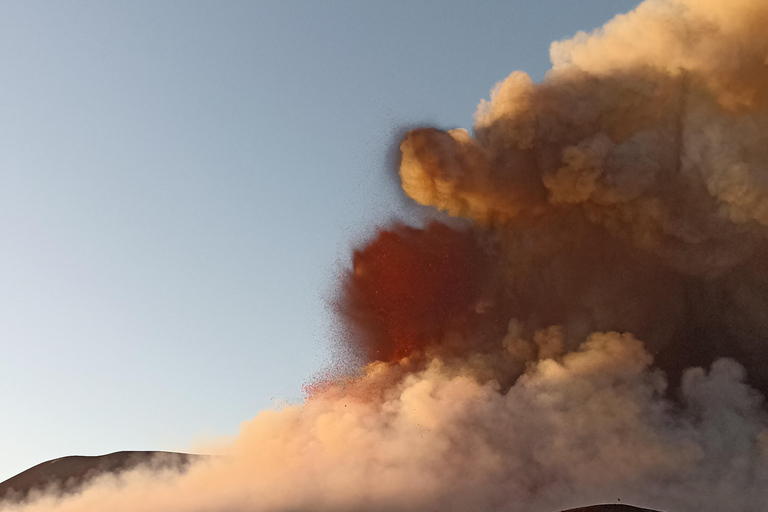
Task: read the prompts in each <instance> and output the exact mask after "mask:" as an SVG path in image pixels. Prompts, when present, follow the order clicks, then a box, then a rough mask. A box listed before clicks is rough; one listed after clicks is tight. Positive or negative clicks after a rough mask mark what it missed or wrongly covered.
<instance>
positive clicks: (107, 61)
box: [0, 0, 637, 480]
mask: <svg viewBox="0 0 768 512" xmlns="http://www.w3.org/2000/svg"><path fill="white" fill-rule="evenodd" d="M636 4H637V2H635V1H624V0H580V1H579V2H571V1H567V0H558V1H556V0H545V1H536V2H533V1H528V2H522V1H510V2H505V3H501V2H485V1H477V2H457V1H451V2H445V1H442V2H437V1H420V2H406V1H387V2H373V1H370V2H369V1H364V2H360V1H357V2H354V1H347V2H341V1H328V2H316V1H308V2H298V1H291V2H286V1H270V2H267V1H252V2H244V1H229V2H194V1H186V2H179V1H177V2H170V1H169V2H154V1H132V2H97V1H93V2H85V1H79V2H68V3H53V2H36V1H24V2H21V1H17V2H9V1H6V2H2V3H0V114H1V116H2V117H1V118H2V122H0V177H1V178H0V240H2V248H3V250H2V251H0V346H1V347H2V357H0V394H1V395H0V400H2V403H3V409H2V415H0V480H4V479H6V478H9V477H11V476H13V475H14V474H16V473H18V472H20V471H22V470H24V469H26V468H28V467H30V466H32V465H34V464H37V463H39V462H42V461H44V460H48V459H52V458H56V457H61V456H65V455H97V454H103V453H108V452H113V451H118V450H189V449H191V448H192V447H194V446H195V445H196V444H198V443H200V442H202V441H205V440H210V439H212V438H216V437H219V436H231V435H234V434H236V433H237V431H238V427H239V425H240V423H241V422H243V421H246V420H248V419H250V418H252V417H253V416H254V415H255V414H256V413H257V412H258V411H259V410H262V409H264V408H269V407H279V406H280V405H281V404H284V403H293V402H298V401H300V400H301V399H302V394H301V387H302V385H303V384H305V383H307V382H309V381H311V379H312V377H313V375H315V374H316V373H317V372H318V371H321V370H322V369H323V367H325V366H327V365H328V364H330V363H332V361H331V360H330V359H331V357H332V350H331V347H332V344H333V329H332V320H333V317H332V314H331V313H330V308H329V302H330V301H331V300H332V299H333V296H334V292H335V287H336V285H337V282H338V276H339V274H340V273H341V272H343V271H344V270H345V269H347V268H348V266H349V258H350V255H351V251H352V250H353V248H354V247H355V246H356V245H357V244H359V243H361V242H362V241H363V240H365V239H366V237H369V236H370V235H371V233H372V232H373V230H374V229H375V227H376V226H378V225H385V224H386V223H387V222H389V221H390V220H391V219H393V218H401V219H406V220H410V221H412V222H415V221H416V220H417V218H418V215H419V210H417V209H415V208H414V207H412V206H411V205H410V204H409V203H408V202H407V201H406V200H405V199H404V198H403V196H402V194H401V192H399V189H398V187H397V186H396V183H395V180H394V179H393V177H392V170H391V168H390V167H389V165H388V162H390V161H391V158H390V157H391V154H392V148H393V147H395V146H396V145H397V143H398V140H397V137H399V135H400V134H401V133H402V129H403V127H413V126H416V125H423V124H430V125H435V126H439V127H441V128H452V127H464V128H471V126H472V124H473V119H472V114H473V112H474V111H475V109H476V107H477V104H478V102H479V101H480V99H482V98H488V96H489V91H490V89H491V88H492V87H493V85H494V84H495V83H496V82H498V81H500V80H503V79H504V78H505V77H506V76H507V75H508V74H509V73H510V72H512V71H513V70H523V71H526V72H528V73H529V74H530V75H531V76H532V77H533V78H534V80H541V79H542V78H543V76H544V73H545V71H546V70H547V69H548V68H549V66H550V63H549V45H550V43H551V42H552V41H555V40H560V39H564V38H569V37H572V36H573V35H574V34H575V33H576V32H577V31H579V30H591V29H594V28H595V27H598V26H600V25H602V24H603V23H604V22H605V21H607V20H609V19H610V18H612V17H613V16H615V15H616V14H618V13H622V12H626V11H628V10H629V9H631V8H632V7H634V6H635V5H636Z"/></svg>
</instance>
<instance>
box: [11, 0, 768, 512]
mask: <svg viewBox="0 0 768 512" xmlns="http://www.w3.org/2000/svg"><path fill="white" fill-rule="evenodd" d="M767 26H768V3H766V2H765V1H764V0H732V1H731V2H722V1H720V0H647V1H646V2H644V3H642V4H641V5H640V6H639V7H638V8H637V9H635V10H634V11H632V12H631V13H629V14H627V15H624V16H619V17H617V18H615V19H614V20H612V21H611V22H609V23H608V24H606V25H605V26H604V27H603V28H602V29H600V30H597V31H595V32H593V33H591V34H585V33H580V34H578V35H577V36H576V37H574V38H573V39H571V40H568V41H562V42H558V43H555V44H553V45H552V50H551V57H552V62H553V67H552V69H551V70H550V72H549V73H548V74H547V76H546V78H545V79H544V80H543V81H542V82H540V83H534V82H533V81H532V80H531V79H530V78H529V77H528V76H527V75H526V74H524V73H521V72H515V73H513V74H511V75H510V76H509V77H508V78H507V79H506V80H504V81H503V82H501V83H499V84H498V85H497V86H496V87H495V88H494V89H493V91H492V93H491V98H490V101H483V102H481V104H480V106H479V108H478V111H477V114H476V124H475V128H474V131H473V133H472V134H470V133H468V132H467V131H464V130H451V131H440V130H436V129H432V128H422V129H417V130H413V131H411V132H410V133H408V134H407V136H406V137H405V139H404V140H403V141H402V144H401V146H400V148H401V153H402V160H401V165H400V169H399V172H400V177H401V180H402V185H403V188H404V190H405V192H406V193H407V194H408V195H409V196H410V197H411V198H413V199H414V200H415V201H417V202H418V203H421V204H424V205H430V206H433V207H435V208H437V209H439V210H441V211H445V212H447V213H448V214H450V215H452V216H456V217H462V218H464V219H466V221H465V222H466V224H465V225H464V226H463V227H459V228H457V227H449V226H447V225H443V224H440V223H433V224H430V225H427V226H425V227H423V228H415V227H408V226H394V227H391V228H389V229H383V230H380V231H378V232H377V234H376V235H375V236H373V237H372V238H371V241H370V242H369V244H368V245H366V246H364V247H361V248H360V249H359V250H357V251H356V252H355V254H354V257H353V268H352V270H351V271H350V272H349V273H348V274H347V275H345V276H344V281H343V283H342V286H341V287H340V288H341V291H340V298H339V301H338V308H337V309H338V312H339V314H340V315H341V320H342V322H344V325H345V327H346V329H345V332H346V336H345V337H344V338H343V342H344V343H345V344H346V348H347V354H348V355H349V357H351V358H353V359H354V360H355V361H358V362H360V363H361V365H360V368H359V369H358V371H357V372H356V373H354V374H352V375H341V376H338V379H337V380H332V381H331V382H329V383H327V384H326V385H323V386H319V387H318V388H317V389H316V390H315V391H314V392H313V393H312V394H311V396H310V397H309V398H308V399H307V400H306V402H305V403H304V404H302V405H300V406H292V407H286V408H284V409H282V410H279V411H264V412H262V413H260V414H259V415H258V416H257V417H256V418H255V419H253V420H252V421H250V422H247V423H245V424H244V425H243V427H242V431H241V434H240V436H239V437H238V438H237V439H236V440H235V441H234V442H233V443H232V444H231V445H229V446H228V447H226V448H224V449H222V450H221V451H222V457H218V458H216V459H211V460H209V461H207V462H200V463H197V464H194V465H193V466H192V467H191V468H189V469H188V470H187V472H186V473H185V474H184V475H181V476H179V475H176V474H171V473H161V474H158V473H152V472H150V471H148V470H147V471H131V472H128V473H125V474H122V475H119V476H105V477H103V478H101V479H99V480H98V481H97V482H96V483H95V484H94V485H92V486H91V487H90V488H89V489H86V490H85V491H84V492H82V493H81V494H80V495H78V496H75V497H71V498H65V499H58V498H57V497H55V496H45V495H43V496H40V497H39V499H38V500H32V501H30V502H28V503H26V504H23V505H19V506H18V510H24V511H25V512H43V511H57V512H70V511H71V512H74V511H78V512H81V511H104V510H110V511H116V512H120V511H129V510H130V511H146V512H149V511H152V512H155V511H157V512H160V511H162V512H182V511H184V512H189V511H212V510H226V511H294V510H318V511H384V510H387V511H466V510H477V511H483V512H491V511H540V512H544V511H554V510H560V509H565V508H571V507H577V506H584V505H587V504H590V503H598V502H616V500H617V499H621V501H622V502H630V503H635V504H637V505H641V506H644V507H650V508H656V509H661V510H665V511H669V512H675V511H689V510H696V511H719V512H722V511H757V510H763V509H764V508H765V504H766V503H768V416H767V415H766V410H765V403H764V397H763V395H764V394H765V393H766V392H767V391H768V315H766V311H768V31H766V30H765V27H767ZM9 510H17V508H15V507H14V506H10V508H9Z"/></svg>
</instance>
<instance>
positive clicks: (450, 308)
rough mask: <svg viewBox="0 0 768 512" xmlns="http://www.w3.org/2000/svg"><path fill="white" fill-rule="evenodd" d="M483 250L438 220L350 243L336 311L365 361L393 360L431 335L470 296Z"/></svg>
mask: <svg viewBox="0 0 768 512" xmlns="http://www.w3.org/2000/svg"><path fill="white" fill-rule="evenodd" d="M481 268H482V262H481V252H480V249H479V248H478V247H477V245H476V243H475V241H474V239H473V238H472V236H471V235H470V234H468V233H464V232H461V231H457V230H454V229H452V228H450V227H448V226H446V225H444V224H440V223H437V222H435V223H432V224H430V225H429V226H428V227H426V228H425V229H416V228H411V227H408V226H403V225H398V226H395V227H394V228H392V229H390V230H382V231H380V232H379V234H378V236H377V237H376V238H375V239H374V240H373V241H371V242H370V243H369V244H368V245H367V246H366V247H364V248H363V249H361V250H358V251H355V253H354V258H353V271H352V272H351V273H350V275H349V276H348V282H347V286H346V288H345V296H344V298H343V303H342V304H343V305H342V311H343V313H344V320H345V321H346V322H348V324H351V327H352V328H353V329H355V331H356V336H350V337H349V340H350V342H351V343H352V344H354V345H355V346H353V347H350V349H352V350H353V351H355V352H357V353H358V354H359V355H361V356H363V357H364V358H365V359H366V361H385V362H392V361H397V360H400V359H402V358H403V357H407V356H409V355H411V354H412V353H413V352H415V351H421V350H423V349H424V348H425V347H426V346H428V345H430V344H434V343H435V342H437V341H438V340H439V338H440V336H441V334H442V333H443V331H444V330H445V328H446V327H448V326H449V325H454V324H455V323H457V322H461V321H462V319H463V318H464V317H466V316H467V314H468V313H469V312H470V311H471V310H472V306H473V304H474V302H475V300H476V296H477V291H478V287H479V286H478V285H479V283H480V282H481V279H479V276H478V274H479V272H480V269H481Z"/></svg>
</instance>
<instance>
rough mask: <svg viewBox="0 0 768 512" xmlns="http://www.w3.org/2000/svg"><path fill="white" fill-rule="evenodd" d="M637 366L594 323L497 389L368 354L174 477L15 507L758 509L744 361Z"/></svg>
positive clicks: (767, 431)
mask: <svg viewBox="0 0 768 512" xmlns="http://www.w3.org/2000/svg"><path fill="white" fill-rule="evenodd" d="M650 363H651V357H650V356H649V355H648V354H647V353H646V352H645V351H644V350H643V348H642V344H641V343H640V342H639V341H637V340H635V339H634V338H633V337H632V336H631V335H619V334H617V333H604V334H594V335H592V336H591V337H590V338H589V340H587V341H586V342H585V343H584V344H583V346H582V347H581V349H580V350H578V351H576V352H572V353H568V354H565V355H563V356H562V357H561V358H558V359H546V360H540V361H538V362H536V363H533V364H531V365H530V366H529V367H528V369H527V370H526V372H525V373H524V374H523V375H522V376H521V377H520V378H519V379H518V381H517V383H516V384H515V385H514V386H513V387H512V388H511V389H510V390H509V391H508V392H506V393H502V392H501V391H500V390H499V388H498V385H496V384H495V383H494V382H492V381H491V382H486V383H481V382H479V381H478V380H476V379H475V378H473V377H472V376H471V373H472V372H471V371H467V369H466V368H463V369H462V370H461V371H457V369H455V368H451V367H450V365H449V364H446V363H445V362H442V361H441V360H439V359H433V360H432V361H431V363H430V364H429V366H428V367H427V368H426V369H425V370H423V371H421V372H418V373H415V374H407V373H406V374H403V373H402V372H399V371H398V368H397V367H390V366H386V365H374V366H373V367H371V368H369V374H368V375H367V376H365V377H362V378H361V379H360V380H359V381H358V382H356V383H354V384H353V385H354V386H355V387H357V388H358V389H357V390H356V392H349V393H342V394H339V393H335V392H334V393H329V394H328V395H324V394H320V395H319V396H317V397H315V398H314V399H311V400H309V401H308V402H307V403H305V404H304V405H303V406H300V407H288V408H286V409H283V410H281V411H265V412H262V413H261V414H260V415H259V416H257V417H256V418H255V419H254V420H252V421H250V422H248V423H246V424H244V425H243V428H242V431H241V433H240V436H239V437H238V439H237V440H236V441H235V443H234V444H232V445H231V446H229V447H228V448H227V449H226V450H225V452H224V454H223V456H222V457H221V458H220V459H216V460H213V461H210V462H207V463H199V464H197V465H196V466H193V467H192V468H191V469H190V470H189V471H188V473H187V474H186V475H184V476H181V477H174V476H172V474H171V473H167V474H158V473H142V472H131V473H126V474H123V475H122V476H120V477H117V478H115V477H107V478H104V479H102V480H101V481H99V482H98V483H97V484H96V485H94V486H92V487H91V488H89V489H87V490H86V491H85V492H83V493H82V494H81V495H79V496H76V497H73V498H69V499H65V500H62V501H58V500H56V499H54V498H43V499H42V500H40V501H38V502H36V503H33V504H30V505H27V506H25V507H22V508H20V509H18V510H24V511H25V512H38V511H40V512H42V511H56V512H70V511H72V512H74V511H79V512H82V511H96V510H101V511H103V510H110V511H115V512H122V511H126V512H127V511H136V510H141V511H145V512H154V511H157V512H161V511H162V512H177V511H178V512H182V511H183V512H190V511H210V510H227V511H232V512H235V511H274V510H327V511H330V510H335V511H339V510H358V511H368V510H371V511H373V510H402V511H417V510H418V511H430V510H434V511H445V510H455V511H462V510H483V511H495V510H509V511H517V510H520V511H523V510H525V511H537V510H540V511H546V510H550V511H552V510H557V509H560V508H564V507H567V506H578V505H584V504H588V503H595V502H616V500H617V499H621V500H622V502H627V501H629V502H634V503H637V504H642V505H644V506H652V507H656V508H659V509H664V510H672V511H674V510H701V511H729V510H733V511H736V510H757V509H756V508H755V506H756V504H760V503H765V502H766V500H768V487H766V486H765V485H764V483H765V482H766V481H768V480H766V479H767V478H768V457H766V455H767V454H766V451H765V439H766V436H768V421H766V417H765V415H764V413H763V412H762V410H761V408H760V406H761V399H760V398H759V397H758V396H757V395H756V393H755V392H754V391H753V390H751V389H750V388H749V387H747V386H746V385H745V384H744V383H743V378H744V371H743V369H742V368H741V367H740V366H739V365H738V364H737V363H735V362H733V361H731V360H725V359H724V360H720V361H718V362H717V363H716V364H714V365H713V367H712V368H711V369H710V370H709V371H704V370H702V369H693V370H690V371H689V372H688V373H686V375H685V378H684V383H683V386H682V394H681V397H680V402H681V404H679V405H675V404H673V403H671V402H669V401H666V400H664V399H662V398H661V396H662V394H663V391H664V386H665V382H664V378H663V376H662V375H661V374H660V373H659V372H658V371H656V370H653V369H651V368H650V367H649V365H650ZM392 373H397V374H399V376H398V377H397V378H396V384H394V385H392V384H391V383H389V382H388V381H389V379H391V378H392V375H391V374H392ZM385 381H387V382H388V384H387V385H386V386H384V387H381V383H382V382H385ZM371 386H372V387H374V388H376V389H377V390H379V391H381V395H378V396H373V395H371V394H370V393H365V392H363V391H361V390H362V389H365V388H367V387H371ZM761 443H762V444H761ZM8 510H9V511H10V510H17V509H14V508H10V509H8Z"/></svg>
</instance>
